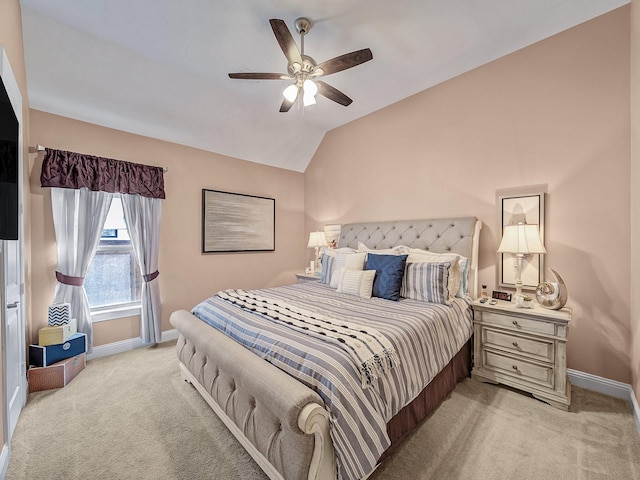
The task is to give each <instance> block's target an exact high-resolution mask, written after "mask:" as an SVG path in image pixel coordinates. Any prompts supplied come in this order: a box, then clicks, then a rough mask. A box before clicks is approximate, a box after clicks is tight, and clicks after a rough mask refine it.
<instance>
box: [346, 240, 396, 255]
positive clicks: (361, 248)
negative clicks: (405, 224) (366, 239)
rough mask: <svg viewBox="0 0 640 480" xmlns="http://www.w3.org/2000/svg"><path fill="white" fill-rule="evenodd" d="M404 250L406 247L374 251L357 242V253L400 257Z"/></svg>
mask: <svg viewBox="0 0 640 480" xmlns="http://www.w3.org/2000/svg"><path fill="white" fill-rule="evenodd" d="M406 248H407V247H404V246H402V245H399V246H397V247H393V248H382V249H380V250H376V249H374V248H369V247H367V246H366V245H365V244H364V243H362V242H358V252H365V253H379V254H382V255H402V254H403V253H404V252H403V250H404V249H406Z"/></svg>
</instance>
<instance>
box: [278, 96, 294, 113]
mask: <svg viewBox="0 0 640 480" xmlns="http://www.w3.org/2000/svg"><path fill="white" fill-rule="evenodd" d="M294 103H296V101H295V100H294V101H293V102H290V101H289V100H287V99H286V98H285V99H284V100H283V101H282V105H280V112H281V113H285V112H288V111H289V110H290V109H291V106H292V105H293V104H294Z"/></svg>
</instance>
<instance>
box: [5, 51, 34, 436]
mask: <svg viewBox="0 0 640 480" xmlns="http://www.w3.org/2000/svg"><path fill="white" fill-rule="evenodd" d="M0 78H2V84H3V85H4V88H5V90H6V93H7V96H8V97H9V101H10V103H11V107H12V109H13V113H14V114H15V117H16V120H17V122H18V146H17V152H18V215H19V216H18V240H0V320H1V321H2V329H1V333H2V373H3V383H2V387H3V389H2V390H3V395H2V396H3V406H4V409H3V410H4V411H3V412H2V417H3V424H4V437H5V441H6V443H9V441H10V440H11V436H12V435H13V430H14V429H15V426H16V423H17V422H18V416H19V415H20V411H21V410H22V407H23V406H24V404H25V402H26V399H27V390H28V387H27V375H26V373H27V372H26V370H27V367H26V354H25V350H26V346H25V321H24V316H25V311H24V310H25V304H24V257H23V252H24V210H23V204H24V203H23V201H24V192H23V185H24V182H23V178H24V173H23V163H24V158H23V135H22V130H23V129H22V95H21V93H20V87H19V86H18V82H17V81H16V77H15V75H14V74H13V70H12V69H11V65H9V59H8V57H7V54H6V52H5V50H4V49H3V48H2V46H0ZM0 448H1V447H0Z"/></svg>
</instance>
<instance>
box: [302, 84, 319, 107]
mask: <svg viewBox="0 0 640 480" xmlns="http://www.w3.org/2000/svg"><path fill="white" fill-rule="evenodd" d="M302 91H303V94H304V95H303V97H302V103H303V104H304V106H305V107H308V106H309V105H315V104H316V93H318V86H317V85H316V82H314V81H313V80H309V79H307V80H305V81H304V83H303V84H302Z"/></svg>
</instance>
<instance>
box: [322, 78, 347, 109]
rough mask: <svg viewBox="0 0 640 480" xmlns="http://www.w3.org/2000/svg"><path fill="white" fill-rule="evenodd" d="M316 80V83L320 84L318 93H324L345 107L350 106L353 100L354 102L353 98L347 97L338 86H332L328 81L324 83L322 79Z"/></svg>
mask: <svg viewBox="0 0 640 480" xmlns="http://www.w3.org/2000/svg"><path fill="white" fill-rule="evenodd" d="M314 81H315V82H316V85H318V93H319V94H320V95H324V96H325V97H327V98H328V99H329V100H333V101H334V102H336V103H339V104H340V105H344V106H345V107H348V106H349V105H351V102H353V100H351V99H350V98H349V97H347V96H346V95H345V94H344V93H342V92H341V91H340V90H338V89H337V88H335V87H332V86H331V85H329V84H328V83H324V82H323V81H321V80H314Z"/></svg>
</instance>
